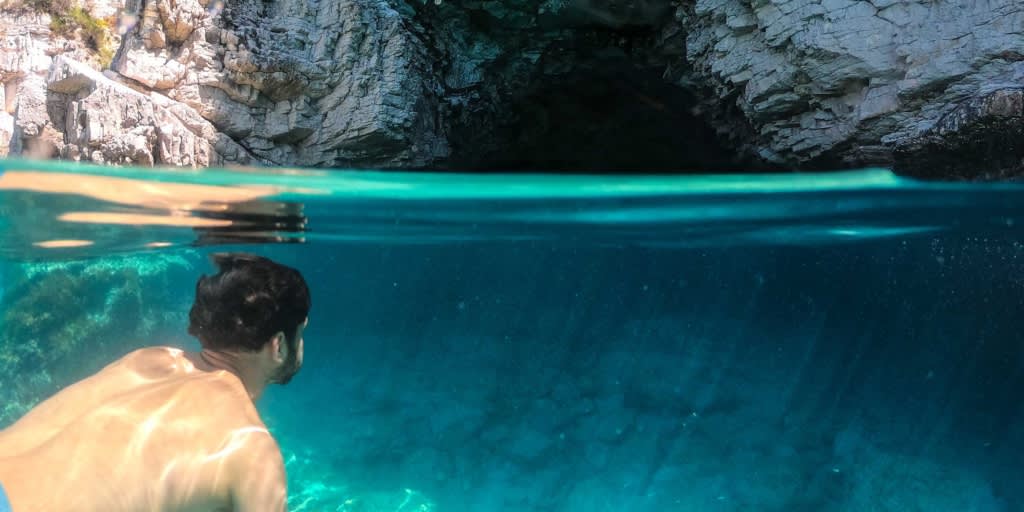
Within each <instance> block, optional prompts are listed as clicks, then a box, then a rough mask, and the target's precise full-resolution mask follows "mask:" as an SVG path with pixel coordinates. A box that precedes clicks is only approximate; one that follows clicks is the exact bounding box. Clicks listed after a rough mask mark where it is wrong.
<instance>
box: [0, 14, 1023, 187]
mask: <svg viewBox="0 0 1024 512" xmlns="http://www.w3.org/2000/svg"><path fill="white" fill-rule="evenodd" d="M9 1H10V0H9ZM98 3H102V4H103V5H102V6H93V7H92V9H93V11H96V12H102V13H109V12H117V11H118V10H121V11H122V12H123V15H122V16H120V19H121V23H119V24H118V30H117V32H118V33H123V34H124V37H123V39H122V40H121V46H120V50H119V52H118V54H117V56H116V58H115V59H114V62H113V66H112V70H108V71H107V76H108V78H111V79H112V80H113V81H114V82H121V83H123V85H126V86H128V87H130V88H133V89H135V90H138V91H143V92H144V93H145V94H146V96H147V97H149V98H151V99H152V98H157V97H161V98H165V99H167V100H170V101H173V102H175V103H173V104H175V105H179V106H178V107H175V108H176V109H177V111H178V112H182V111H184V109H190V110H191V111H193V112H194V113H195V115H193V114H181V115H180V116H179V118H180V117H181V116H185V117H189V118H193V117H195V116H198V117H200V118H202V119H204V120H205V121H208V122H209V123H210V124H211V125H212V127H213V128H214V129H215V130H216V132H217V134H218V135H216V136H214V137H213V138H212V139H210V141H209V142H210V143H211V144H212V145H213V146H214V149H213V150H212V152H211V151H207V149H205V148H203V146H202V145H201V144H200V145H196V146H195V149H190V147H189V146H188V144H189V143H187V142H186V143H184V145H183V146H182V145H180V144H179V146H180V147H179V149H178V150H177V151H178V152H177V153H174V154H173V155H163V154H162V153H161V154H154V153H153V151H152V150H149V151H148V153H147V152H146V151H142V152H141V153H140V152H139V151H136V150H135V149H134V148H136V147H140V146H139V145H140V144H142V140H143V139H145V140H147V141H151V140H154V137H157V138H159V136H157V135H155V132H156V130H157V127H158V126H159V125H160V124H161V123H162V119H160V118H158V117H146V116H148V115H149V114H148V112H149V111H150V110H153V112H158V111H162V107H159V106H154V107H152V108H150V107H145V108H143V110H144V115H143V117H139V118H136V117H132V116H128V118H131V119H133V120H134V121H133V122H132V123H129V124H127V125H124V126H122V128H121V130H122V131H124V132H126V133H125V134H123V135H113V133H112V132H109V131H108V132H106V133H108V134H111V135H112V136H115V138H119V139H124V138H128V139H131V140H133V141H135V142H131V143H130V144H128V146H129V147H128V148H127V149H125V150H124V151H120V152H119V151H114V152H113V153H111V151H110V150H98V149H97V148H96V144H97V143H96V140H95V139H89V138H86V139H83V138H82V137H81V135H80V133H78V131H72V132H70V133H69V132H67V131H66V130H65V129H64V128H63V124H62V120H61V119H58V118H59V117H60V116H59V115H56V114H54V113H53V112H51V111H50V110H48V109H47V107H46V105H48V104H50V103H52V101H51V100H50V99H48V94H51V93H48V92H47V86H46V83H45V80H43V78H42V76H43V73H44V71H43V69H44V68H48V67H49V66H50V61H51V58H50V56H51V55H57V54H62V53H63V54H65V55H66V56H67V57H70V58H73V59H76V60H83V59H84V58H85V57H84V56H83V55H81V46H82V45H81V44H78V45H77V46H76V45H75V44H72V43H73V42H72V43H67V44H65V46H64V47H61V46H60V43H59V41H58V42H55V41H54V40H50V39H49V38H50V34H49V29H48V25H47V23H48V18H47V16H46V15H40V14H37V13H35V14H34V13H32V12H31V11H30V10H26V9H20V10H17V11H16V12H15V10H5V12H4V13H3V16H2V17H0V26H3V27H4V29H3V30H4V31H5V33H4V38H5V41H6V42H7V44H6V45H5V50H4V51H2V52H0V80H3V81H4V83H5V88H4V91H3V94H4V98H5V99H6V101H5V102H4V103H5V107H6V108H5V111H4V113H2V115H0V143H5V145H6V146H7V147H9V148H10V149H11V150H12V151H13V152H14V153H23V152H33V151H34V152H35V153H38V154H42V155H43V156H49V155H61V156H65V157H72V158H79V159H85V160H99V161H103V162H118V163H121V162H132V163H148V162H149V161H150V160H152V161H153V163H154V164H156V163H167V164H173V165H186V166H202V165H211V164H214V163H230V162H234V161H237V162H239V163H245V162H254V163H262V164H270V165H303V166H319V167H386V168H393V167H403V168H428V167H429V168H485V167H501V168H506V167H529V166H537V167H542V168H585V169H599V168H615V169H620V170H621V169H629V168H635V169H638V170H642V169H652V168H658V169H677V170H682V169H711V170H715V169H721V168H724V167H729V166H733V167H734V166H747V167H750V168H754V167H759V166H760V167H764V166H769V167H771V166H774V168H778V167H788V168H798V169H816V168H826V167H827V168H836V167H851V166H864V165H892V166H894V167H895V168H896V169H897V170H901V171H904V172H907V173H911V174H916V175H930V176H941V177H1002V176H1010V175H1016V174H1020V173H1021V172H1022V170H1024V166H1022V164H1021V160H1022V158H1024V144H1022V143H1021V141H1022V140H1024V139H1022V137H1024V134H1022V130H1021V128H1020V126H1021V115H1020V109H1019V108H1017V107H1015V106H1014V105H1017V104H1016V103H1014V101H1015V100H1014V99H1013V98H1016V97H1019V95H1020V91H1021V88H1022V87H1024V85H1022V78H1024V37H1021V36H1020V34H1021V33H1024V5H1022V4H1019V3H1017V2H1013V1H1011V0H992V1H990V2H987V3H984V4H969V3H968V4H964V3H963V2H958V1H954V0H939V1H931V0H928V1H920V0H872V1H863V0H697V1H684V2H681V3H669V2H664V1H632V2H615V1H602V0H572V1H568V2H554V1H546V2H542V1H539V0H538V1H531V2H508V1H493V2H477V1H471V0H456V1H438V2H425V3H424V2H419V1H411V2H405V1H400V0H389V1H385V0H318V1H312V2H308V1H304V0H302V1H300V0H282V1H277V2H261V1H257V0H238V1H233V2H223V1H221V0H173V1H172V0H128V1H127V2H126V3H124V4H123V5H121V4H117V3H116V2H115V3H110V2H106V3H104V2H98ZM111 6H113V9H111ZM101 7H102V9H101ZM122 8H123V9H122ZM8 11H10V12H8ZM69 45H70V46H69ZM68 52H70V53H71V55H67V54H68ZM76 52H78V53H76ZM86 53H88V52H86ZM12 84H13V85H12ZM101 89H103V88H101ZM103 90H111V91H113V89H103ZM126 90H128V89H123V88H122V89H117V91H119V92H116V94H121V92H122V91H126ZM12 95H13V96H14V97H15V98H16V99H15V100H12V99H11V97H12ZM107 99H108V97H107V96H100V97H98V98H97V99H96V101H107ZM61 101H64V100H61ZM118 101H120V100H118ZM125 101H129V102H130V101H135V100H125ZM160 101H161V102H162V101H163V100H160ZM58 103H60V104H62V105H63V104H64V103H61V102H58ZM65 103H66V102H65ZM170 104H172V103H161V105H170ZM1015 109H1016V110H1015ZM57 110H58V111H62V110H61V109H57ZM55 116H56V117H55ZM154 116H156V114H154ZM186 124H189V123H186ZM110 126H113V125H110ZM146 126H148V127H150V128H152V129H146V128H145V127H146ZM189 126H191V127H192V128H195V126H197V125H195V123H192V124H189ZM128 132H130V133H128ZM191 132H192V133H194V134H196V135H202V136H203V137H206V134H207V133H208V130H207V129H206V128H203V129H201V130H198V131H196V130H195V129H192V130H191ZM716 133H717V135H715V134H716ZM186 138H187V136H186ZM226 139H230V140H231V141H233V143H234V144H235V145H237V148H235V147H234V146H232V148H231V149H224V153H223V154H221V153H219V151H220V150H219V149H217V148H227V147H228V146H229V144H227V142H226ZM5 141H6V142H5ZM147 144H149V146H153V144H152V143H148V142H147ZM720 144H721V145H724V147H726V148H729V151H726V150H725V149H722V147H720ZM67 145H70V146H72V147H71V148H67V147H65V146H67ZM101 145H102V144H101ZM142 145H143V146H145V145H146V144H142ZM30 146H31V147H30ZM37 146H41V147H43V149H33V148H35V147H37ZM106 147H109V144H107V146H106ZM46 148H50V149H48V150H47V149H46ZM239 148H240V149H239ZM172 153H173V152H172Z"/></svg>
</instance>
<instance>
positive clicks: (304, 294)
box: [188, 253, 310, 351]
mask: <svg viewBox="0 0 1024 512" xmlns="http://www.w3.org/2000/svg"><path fill="white" fill-rule="evenodd" d="M211 259H212V260H213V263H214V264H215V265H217V267H218V268H219V269H220V272H218V273H217V274H216V275H213V276H207V275H203V276H202V277H200V278H199V281H198V282H197V283H196V298H195V302H194V303H193V304H192V310H191V311H189V314H188V319H189V326H188V333H189V334H191V335H193V336H195V337H196V338H198V339H199V343H200V344H201V345H202V346H203V348H206V349H212V350H246V351H256V350H260V349H261V348H263V346H264V345H266V344H267V343H268V342H269V341H270V340H271V338H273V336H274V335H275V334H277V333H278V332H284V334H285V337H286V340H287V342H288V347H289V349H290V350H292V351H294V350H295V343H296V342H297V340H295V339H293V338H294V337H295V334H296V333H297V330H298V328H299V325H301V324H302V323H303V322H305V320H306V317H307V316H308V315H309V307H310V297H309V288H308V287H307V286H306V280H305V279H303V277H302V274H300V273H299V271H298V270H295V269H293V268H291V267H287V266H285V265H281V264H279V263H275V262H273V261H271V260H269V259H267V258H264V257H261V256H256V255H253V254H246V253H217V254H213V255H211Z"/></svg>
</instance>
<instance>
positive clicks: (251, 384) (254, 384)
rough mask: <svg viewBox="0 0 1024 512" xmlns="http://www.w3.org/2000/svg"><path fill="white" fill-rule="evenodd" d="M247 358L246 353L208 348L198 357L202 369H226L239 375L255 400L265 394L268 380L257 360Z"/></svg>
mask: <svg viewBox="0 0 1024 512" xmlns="http://www.w3.org/2000/svg"><path fill="white" fill-rule="evenodd" d="M247 358H248V356H247V355H246V354H239V353H237V352H224V351H219V350H208V349H203V350H201V351H200V352H199V354H198V359H199V360H200V361H201V362H202V364H203V367H204V368H202V369H205V370H207V371H214V370H224V371H226V372H228V373H230V374H232V375H234V376H235V377H238V380H239V381H241V382H242V386H243V387H245V391H246V393H248V394H249V398H250V399H252V401H253V402H255V401H256V400H259V398H260V396H262V395H263V390H264V389H266V387H267V381H266V379H265V378H264V377H263V375H262V374H261V372H260V371H259V367H258V366H257V365H256V364H255V363H256V362H255V361H247V360H246V359H247Z"/></svg>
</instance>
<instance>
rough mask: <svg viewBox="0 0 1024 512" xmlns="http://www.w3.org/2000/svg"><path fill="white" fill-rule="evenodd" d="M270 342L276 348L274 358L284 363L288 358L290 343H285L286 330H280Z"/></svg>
mask: <svg viewBox="0 0 1024 512" xmlns="http://www.w3.org/2000/svg"><path fill="white" fill-rule="evenodd" d="M270 343H271V346H272V347H273V350H274V353H273V354H272V355H273V356H274V360H275V361H277V362H279V363H283V362H284V361H285V360H286V359H287V358H288V344H287V343H285V337H284V332H281V331H278V333H277V334H275V335H274V337H273V338H272V339H271V340H270Z"/></svg>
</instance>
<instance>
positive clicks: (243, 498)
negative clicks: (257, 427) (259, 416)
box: [231, 433, 288, 512]
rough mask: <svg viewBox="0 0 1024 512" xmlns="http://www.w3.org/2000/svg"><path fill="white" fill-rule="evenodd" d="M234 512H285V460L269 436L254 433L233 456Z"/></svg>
mask: <svg viewBox="0 0 1024 512" xmlns="http://www.w3.org/2000/svg"><path fill="white" fill-rule="evenodd" d="M233 459H234V460H233V461H232V467H231V471H232V475H233V478H232V485H231V503H232V505H233V509H232V510H233V512H285V511H286V510H287V503H286V502H287V494H288V492H287V483H286V481H285V472H284V459H283V458H282V457H281V450H280V449H279V448H278V446H277V443H276V442H275V441H274V438H273V437H271V436H270V434H269V433H260V434H253V435H252V436H251V437H250V438H249V439H248V440H246V443H245V447H244V448H243V449H242V450H240V451H239V453H237V454H236V455H235V457H233Z"/></svg>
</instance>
